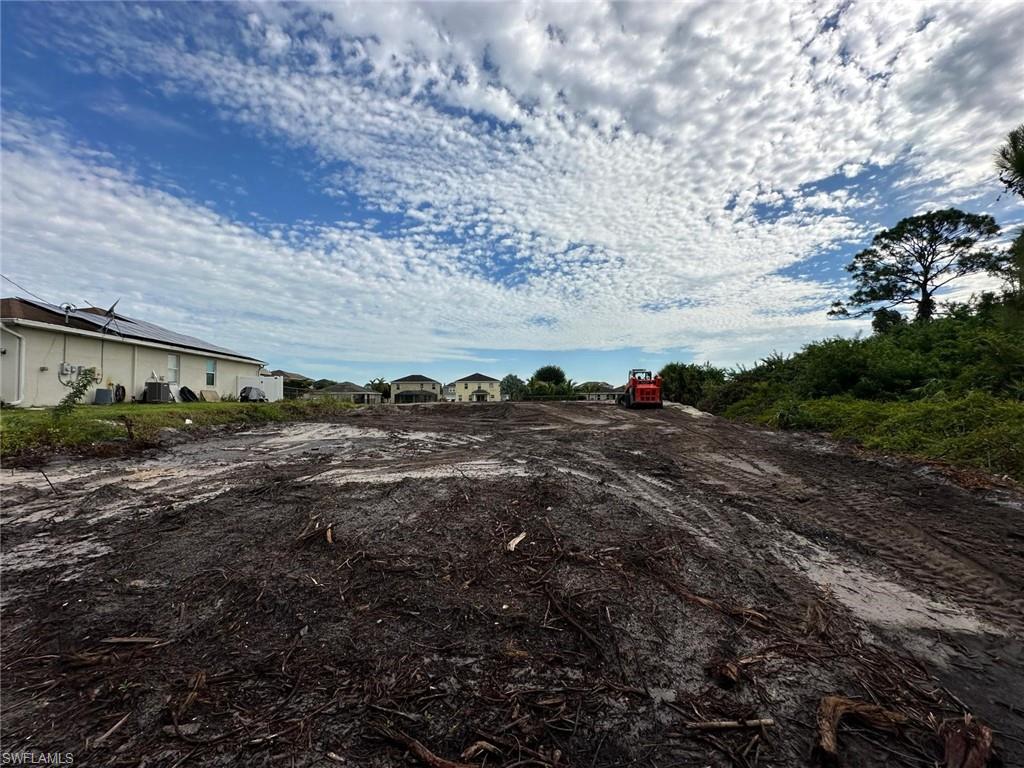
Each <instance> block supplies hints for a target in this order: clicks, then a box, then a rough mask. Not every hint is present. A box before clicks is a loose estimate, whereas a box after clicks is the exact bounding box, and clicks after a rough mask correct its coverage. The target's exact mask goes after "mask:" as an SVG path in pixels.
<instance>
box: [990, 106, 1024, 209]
mask: <svg viewBox="0 0 1024 768" xmlns="http://www.w3.org/2000/svg"><path fill="white" fill-rule="evenodd" d="M996 168H997V169H998V171H999V180H1000V181H1001V182H1003V184H1005V185H1006V188H1007V189H1008V190H1009V191H1010V192H1015V193H1016V194H1018V195H1020V196H1021V197H1022V198H1024V124H1021V125H1018V126H1017V127H1016V128H1014V129H1013V130H1012V131H1010V133H1009V134H1008V135H1007V136H1006V143H1005V144H1003V146H1001V147H1000V148H999V149H998V150H997V151H996Z"/></svg>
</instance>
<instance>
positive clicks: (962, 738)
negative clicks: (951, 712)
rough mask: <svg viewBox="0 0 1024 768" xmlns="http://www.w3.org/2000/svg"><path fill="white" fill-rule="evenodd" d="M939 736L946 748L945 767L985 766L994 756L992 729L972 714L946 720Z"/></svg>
mask: <svg viewBox="0 0 1024 768" xmlns="http://www.w3.org/2000/svg"><path fill="white" fill-rule="evenodd" d="M939 738H940V739H942V745H943V748H944V750H945V754H944V757H943V763H942V765H943V768H985V766H986V765H988V763H989V760H990V759H991V757H992V729H991V728H989V727H987V726H984V725H982V724H981V723H979V722H978V721H977V720H975V719H974V718H972V717H971V716H970V715H965V716H964V717H963V719H957V720H944V721H943V722H942V724H941V725H940V726H939Z"/></svg>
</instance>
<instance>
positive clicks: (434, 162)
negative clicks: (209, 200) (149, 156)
mask: <svg viewBox="0 0 1024 768" xmlns="http://www.w3.org/2000/svg"><path fill="white" fill-rule="evenodd" d="M197 16H202V17H203V18H198V19H197ZM49 22H50V23H49V24H48V25H47V26H46V34H45V43H44V44H45V45H46V46H49V47H50V48H51V49H52V50H53V51H54V52H56V54H58V55H59V56H60V57H61V58H62V59H63V60H64V61H66V62H67V64H68V66H70V67H75V68H77V69H79V70H82V69H85V70H88V71H91V72H94V73H96V74H98V75H100V76H109V77H129V78H133V79H136V80H138V81H140V82H145V83H146V84H147V85H148V86H151V87H153V88H156V89H159V90H161V91H162V92H163V93H165V94H167V95H169V97H171V98H173V97H174V95H175V94H180V93H188V94H189V95H190V97H192V98H199V99H201V100H202V101H204V102H206V103H208V104H209V105H210V106H212V107H213V108H214V109H215V110H216V113H217V115H218V119H219V120H221V121H222V122H223V123H224V125H226V126H228V128H229V130H246V131H249V132H251V133H253V134H254V135H256V136H258V137H259V138H260V140H261V141H264V142H267V143H275V142H280V143H283V144H286V145H288V146H289V147H292V148H293V149H296V150H299V151H305V152H308V153H310V154H311V155H312V156H314V157H315V158H316V159H317V168H318V172H317V175H316V176H315V178H314V183H315V184H316V185H317V186H318V187H319V189H320V190H321V191H322V193H323V194H324V195H327V196H331V195H338V196H341V195H343V194H345V195H355V196H356V197H357V199H358V200H359V205H360V206H361V210H362V212H363V213H364V217H362V218H360V217H351V221H348V222H339V221H337V220H334V221H324V222H319V223H318V222H311V221H308V220H303V221H301V222H300V221H295V222H281V223H279V225H278V226H277V227H276V228H275V229H274V230H273V231H270V230H269V229H267V228H265V227H260V226H256V225H255V224H253V223H252V222H247V221H242V220H233V219H231V218H228V217H227V216H226V215H225V214H223V213H218V212H216V211H215V210H214V209H213V207H212V206H210V205H207V204H205V203H203V202H200V201H197V200H190V199H188V198H187V196H186V195H184V194H182V193H180V192H174V191H173V190H170V191H169V190H167V189H163V188H157V187H156V186H155V185H153V184H147V183H145V182H144V181H142V180H141V179H140V178H139V177H137V176H136V175H134V174H133V172H132V170H131V162H132V159H131V158H124V157H116V156H111V155H110V154H109V153H105V152H102V151H100V148H98V147H90V146H85V145H83V144H82V142H80V141H78V140H77V139H76V136H75V126H74V125H73V124H69V123H66V122H57V121H51V120H45V121H44V120H42V119H40V118H39V117H37V116H34V117H28V116H25V115H18V114H7V115H5V118H4V139H3V153H4V157H3V160H4V167H3V173H4V177H3V248H4V257H5V268H7V269H11V271H13V272H15V273H16V274H18V275H20V276H25V277H26V279H27V278H28V276H33V277H34V279H35V280H36V281H37V283H38V282H43V283H44V284H46V285H49V286H54V287H56V288H58V289H63V290H66V291H71V290H74V291H75V295H78V294H79V293H87V292H88V291H94V292H99V293H103V294H109V293H111V292H112V291H113V292H116V293H118V294H123V295H125V296H127V297H130V298H131V303H133V304H135V305H144V306H149V307H151V308H152V311H153V312H154V314H155V316H156V317H157V318H159V320H162V321H164V322H166V323H169V324H175V323H176V324H177V325H179V326H181V325H182V324H183V323H188V322H189V318H190V316H193V315H195V314H196V313H197V312H201V313H202V314H203V316H204V317H206V318H208V319H209V321H210V322H217V321H218V320H225V321H228V320H230V322H231V328H232V330H231V331H230V332H229V333H230V334H233V335H234V336H235V337H236V338H235V339H231V338H230V337H228V338H225V343H227V342H228V341H235V342H236V343H237V344H238V345H239V346H244V347H246V348H252V347H253V340H258V343H257V349H258V351H259V352H260V353H261V354H263V355H265V356H281V357H284V356H286V355H287V356H289V357H291V358H293V359H294V356H295V355H294V343H295V340H296V338H299V339H302V344H303V355H306V356H308V357H309V359H321V358H328V357H340V358H348V359H357V360H384V359H394V360H431V359H435V360H436V359H459V358H471V357H473V356H474V355H478V354H480V353H481V350H496V349H551V350H565V349H613V348H620V347H641V348H644V349H647V350H662V349H667V348H678V347H686V348H689V349H691V350H692V351H693V352H694V354H695V355H696V356H698V357H709V358H711V359H715V360H717V361H720V362H731V361H733V360H738V359H749V358H751V357H753V356H754V355H755V354H757V352H763V351H764V347H765V346H767V345H775V346H791V345H792V344H795V343H799V342H800V341H804V340H808V339H810V338H813V337H815V336H821V335H824V334H825V333H828V332H833V331H834V330H835V327H834V326H830V325H829V324H828V323H827V321H826V320H825V318H824V314H823V308H824V307H826V306H827V304H828V303H829V302H830V301H831V299H832V298H834V297H835V296H836V295H837V294H838V293H839V292H841V290H842V287H841V286H839V285H837V284H835V283H834V282H831V281H829V280H827V279H823V278H819V279H815V278H814V277H812V276H811V275H810V274H808V273H806V272H804V270H802V269H801V268H800V267H801V264H802V263H803V262H813V261H815V260H822V259H825V260H827V259H828V258H829V257H830V255H831V256H832V258H833V259H835V258H836V257H837V255H838V254H839V253H840V252H841V251H842V250H843V249H849V248H850V247H852V246H854V245H856V244H858V243H860V242H861V241H863V239H864V238H865V236H866V235H867V234H869V233H870V232H871V231H872V230H873V229H874V228H876V227H878V226H879V224H884V223H887V222H886V218H885V216H886V213H887V211H888V209H889V208H890V207H891V206H892V203H891V202H890V201H887V200H885V199H882V198H881V197H880V194H879V191H878V189H876V188H874V187H873V186H872V183H871V181H870V178H869V177H868V173H867V171H866V170H865V169H873V170H874V171H875V172H876V173H877V172H879V171H884V170H886V169H888V170H891V171H893V172H898V174H899V177H898V178H896V179H895V180H894V184H895V186H896V187H897V188H902V189H903V190H904V194H906V195H909V196H910V200H909V204H910V206H911V207H913V205H914V204H915V199H916V200H924V199H929V200H931V199H938V200H942V201H947V202H949V201H954V200H955V201H972V200H976V199H978V198H979V195H983V194H988V193H989V191H990V190H991V189H992V186H991V185H992V172H991V152H992V149H993V147H994V146H996V144H997V143H998V142H999V140H1000V138H1001V136H1002V134H1003V133H1004V132H1005V131H1006V130H1007V128H1008V127H1010V126H1012V125H1013V124H1014V122H1015V121H1017V122H1019V121H1020V119H1021V117H1022V116H1024V91H1022V90H1021V89H1020V87H1019V84H1020V83H1021V82H1024V54H1022V53H1021V51H1020V46H1019V41H1020V40H1021V39H1024V14H1022V13H1021V12H1020V6H1019V5H1016V4H1013V3H1005V4H1000V3H986V4H984V5H982V4H972V5H960V6H955V5H949V4H925V3H906V4H899V3H891V2H890V3H886V4H871V3H846V2H844V3H836V4H832V5H829V4H808V5H803V4H796V3H792V4H791V3H778V4H770V5H768V4H765V5H754V6H751V7H746V6H743V7H741V6H740V5H738V4H730V3H712V4H706V5H694V4H679V5H672V4H667V3H666V4H648V3H644V4H599V3H592V4H585V5H579V4H549V5H548V4H483V3H481V4H472V5H450V4H439V3H428V4H423V5H412V4H411V5H393V4H370V3H365V4H352V5H337V6H330V5H321V4H316V5H310V6H304V5H293V4H289V5H287V6H273V5H265V4H257V5H238V6H230V7H223V6H218V7H208V6H195V5H190V6H187V7H184V6H174V5H161V6H117V7H112V6H105V5H87V6H82V7H77V8H70V7H63V10H62V11H61V16H60V17H59V18H50V19H49ZM41 34H42V33H41ZM824 180H831V182H830V183H831V184H832V186H831V188H829V189H820V188H818V187H817V185H819V184H820V183H821V182H822V181H824ZM915 195H916V198H915ZM377 214H379V215H384V216H386V217H389V221H393V222H395V223H393V224H390V225H388V226H386V227H382V226H379V225H376V224H375V223H374V222H373V221H370V219H372V218H373V217H374V216H375V215H377ZM112 260H113V261H116V262H117V263H118V265H119V266H121V267H124V268H122V269H118V270H117V271H116V272H108V271H106V270H102V272H103V274H102V275H100V274H98V269H97V268H98V267H99V266H100V265H103V264H107V263H110V262H111V261H112ZM246 262H249V263H258V264H259V265H260V268H259V269H257V270H248V269H238V268H237V265H238V264H240V263H246ZM182 265H187V266H188V270H183V269H181V267H182ZM257 310H258V311H257ZM538 316H543V318H544V322H543V323H538V322H536V318H537V317H538ZM283 320H287V323H282V321H283Z"/></svg>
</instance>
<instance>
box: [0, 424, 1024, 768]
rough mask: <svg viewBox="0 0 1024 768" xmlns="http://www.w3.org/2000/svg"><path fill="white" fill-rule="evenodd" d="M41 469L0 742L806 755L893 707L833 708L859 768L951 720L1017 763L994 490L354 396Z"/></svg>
mask: <svg viewBox="0 0 1024 768" xmlns="http://www.w3.org/2000/svg"><path fill="white" fill-rule="evenodd" d="M45 469H46V474H47V477H48V480H47V479H46V478H44V477H43V475H42V474H41V473H40V472H38V471H33V470H15V471H5V472H4V473H3V494H4V507H3V529H2V531H3V541H2V551H3V586H2V598H3V624H2V643H3V661H2V667H3V679H2V690H3V715H2V716H3V748H4V749H5V750H22V749H36V750H40V751H43V752H56V751H61V752H63V751H71V752H73V753H74V754H75V757H76V761H75V764H81V765H133V766H138V765H146V766H178V765H294V766H308V765H323V766H328V765H344V764H347V765H365V766H385V765H397V764H406V763H407V762H408V763H418V764H432V765H436V766H449V765H452V764H455V763H448V762H446V761H458V762H464V763H469V764H475V765H493V766H497V765H513V764H515V765H559V766H562V765H566V766H568V765H572V766H613V765H630V764H637V765H654V766H668V765H701V766H703V765H715V766H719V765H721V766H728V765H736V766H755V765H762V766H763V765H775V766H789V765H793V766H796V765H806V764H808V763H809V762H810V761H811V760H812V757H811V751H812V748H813V746H814V744H815V742H816V740H817V730H818V728H817V721H816V718H817V712H818V708H819V703H820V701H821V699H822V697H824V696H829V695H837V696H845V697H853V698H857V699H862V700H864V701H865V702H870V703H874V704H877V705H880V706H882V707H884V708H887V709H890V710H893V711H895V712H898V713H900V714H901V715H903V716H905V717H906V722H905V723H904V724H903V725H902V726H901V727H900V728H899V729H898V731H895V732H886V731H884V730H879V729H876V728H869V727H867V726H865V725H863V724H858V722H857V721H851V722H850V723H849V724H848V725H847V724H846V722H845V721H844V725H843V726H842V727H841V728H840V731H839V746H840V754H841V756H842V758H843V760H844V762H845V764H846V765H851V766H868V765H908V766H909V765H916V766H922V765H933V764H934V761H935V759H936V758H937V757H939V756H941V754H942V747H941V744H940V741H939V740H938V739H937V738H936V736H935V728H936V727H937V724H938V723H939V722H940V721H942V720H943V719H945V718H954V717H958V716H960V715H961V714H962V712H964V711H965V710H966V711H970V712H972V713H973V714H974V715H975V716H976V717H977V718H979V719H980V720H982V721H983V722H984V723H986V724H988V725H989V726H991V727H992V728H993V730H994V731H995V732H996V734H995V744H996V748H997V752H998V753H999V755H1000V756H1001V757H1002V759H1003V760H1004V761H1005V763H1006V764H1007V765H1021V764H1024V704H1022V702H1024V649H1022V643H1021V638H1022V632H1024V599H1022V593H1024V538H1022V536H1024V534H1022V525H1021V522H1022V519H1024V499H1022V497H1021V496H1020V495H1019V494H1017V493H1015V492H1013V491H1011V490H1006V489H1003V490H997V489H990V490H981V491H979V490H965V489H963V488H961V487H959V486H957V485H955V484H953V483H951V482H949V481H947V480H945V479H943V478H942V477H940V476H939V475H937V474H936V473H934V472H933V471H931V470H928V469H926V468H920V467H915V466H914V465H911V464H908V463H904V462H896V461H891V460H880V459H870V458H865V457H862V456H858V455H856V454H854V453H853V452H851V451H849V450H847V449H845V448H842V447H839V446H836V445H835V444H832V443H828V442H826V441H823V440H820V439H817V438H811V437H807V436H801V435H792V434H779V433H771V432H766V431H761V430H756V429H752V428H749V427H745V426H742V425H736V424H732V423H729V422H725V421H723V420H720V419H717V418H713V417H709V416H704V415H701V414H697V413H695V412H691V411H687V410H685V409H680V408H666V409H665V410H664V411H643V412H628V411H623V410H619V409H617V408H615V407H613V406H605V405H597V404H593V405H587V404H558V405H540V404H515V405H511V404H502V405H473V406H454V405H452V406H448V405H440V406H415V407H410V408H380V409H363V410H357V411H353V412H352V413H351V415H349V416H346V417H344V418H341V419H339V420H337V421H335V422H333V423H329V424H294V425H286V426H280V425H275V426H272V427H267V428H261V429H259V430H255V431H251V432H244V433H235V434H231V435H222V436H218V437H212V438H208V439H204V440H198V441H194V442H185V443H183V444H180V445H178V446H176V447H174V448H171V449H169V450H167V451H163V452H158V453H153V454H152V455H149V456H145V457H139V458H135V459H124V460H117V461H110V460H107V461H103V460H94V461H76V462H69V463H65V464H52V465H50V466H49V467H46V468H45ZM50 483H52V488H51V485H50ZM328 529H329V533H328ZM522 533H525V534H526V535H525V537H523V538H522V539H521V540H520V541H519V542H518V543H517V544H516V546H515V548H514V549H513V550H510V549H509V547H508V544H509V542H511V541H513V540H514V539H516V538H517V537H519V535H520V534H522ZM753 718H771V719H772V720H774V725H771V726H766V727H762V728H733V729H727V730H716V731H708V730H695V729H693V728H690V727H688V724H692V723H694V722H704V721H714V720H736V719H743V720H745V719H753ZM462 755H465V756H464V757H463V756H462ZM432 761H434V762H432Z"/></svg>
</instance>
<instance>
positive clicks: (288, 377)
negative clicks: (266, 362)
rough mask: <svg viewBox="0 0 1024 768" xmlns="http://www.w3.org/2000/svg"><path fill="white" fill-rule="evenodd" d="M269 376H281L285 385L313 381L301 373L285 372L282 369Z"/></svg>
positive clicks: (272, 372)
mask: <svg viewBox="0 0 1024 768" xmlns="http://www.w3.org/2000/svg"><path fill="white" fill-rule="evenodd" d="M269 375H271V376H280V377H281V378H282V379H284V383H285V384H288V383H289V382H295V383H302V382H307V381H309V382H312V381H313V380H312V379H311V378H309V376H303V375H302V374H301V373H293V372H291V371H283V370H281V369H280V368H278V369H277V370H275V371H271V372H270V374H269Z"/></svg>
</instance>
